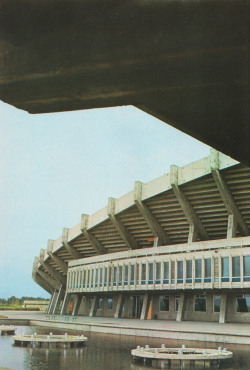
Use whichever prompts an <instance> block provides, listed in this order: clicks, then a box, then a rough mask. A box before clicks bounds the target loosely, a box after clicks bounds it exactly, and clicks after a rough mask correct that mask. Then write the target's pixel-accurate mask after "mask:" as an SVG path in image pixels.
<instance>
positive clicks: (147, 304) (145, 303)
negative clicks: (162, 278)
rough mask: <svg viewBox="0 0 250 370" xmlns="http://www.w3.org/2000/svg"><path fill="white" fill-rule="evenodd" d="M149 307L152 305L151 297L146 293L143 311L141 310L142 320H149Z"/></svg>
mask: <svg viewBox="0 0 250 370" xmlns="http://www.w3.org/2000/svg"><path fill="white" fill-rule="evenodd" d="M149 305H150V297H149V294H148V293H145V294H144V297H143V304H142V310H141V317H140V319H141V320H147V315H148V309H149Z"/></svg>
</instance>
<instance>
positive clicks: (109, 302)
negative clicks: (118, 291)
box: [108, 297, 113, 310]
mask: <svg viewBox="0 0 250 370" xmlns="http://www.w3.org/2000/svg"><path fill="white" fill-rule="evenodd" d="M112 308H113V298H112V297H109V298H108V310H112Z"/></svg>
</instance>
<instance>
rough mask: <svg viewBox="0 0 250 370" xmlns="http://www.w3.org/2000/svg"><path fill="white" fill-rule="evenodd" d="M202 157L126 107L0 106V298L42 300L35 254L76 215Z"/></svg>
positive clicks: (194, 146)
mask: <svg viewBox="0 0 250 370" xmlns="http://www.w3.org/2000/svg"><path fill="white" fill-rule="evenodd" d="M208 154H209V147H208V146H206V145H204V144H202V143H201V142H199V141H198V140H195V139H193V138H191V137H190V136H188V135H186V134H184V133H182V132H180V131H178V130H176V129H174V128H173V127H171V126H169V125H167V124H166V123H165V122H162V121H160V120H158V119H156V118H154V117H152V116H150V115H148V114H146V113H144V112H143V111H141V110H139V109H137V108H135V107H132V106H127V107H125V106H124V107H115V108H105V109H92V110H81V111H73V112H63V113H50V114H37V115H31V114H29V113H27V112H24V111H22V110H19V109H16V108H14V107H12V106H10V105H8V104H4V103H2V102H0V174H1V181H0V235H1V239H0V298H8V297H11V296H13V295H14V296H16V297H22V296H33V297H42V298H48V297H49V295H48V293H47V292H46V291H44V290H43V289H42V288H41V287H40V286H39V285H37V284H36V283H35V282H34V281H33V280H32V277H31V275H32V267H33V262H34V258H35V256H39V254H40V249H41V248H45V249H46V248H47V242H48V239H57V238H58V237H60V236H61V234H62V229H63V228H64V227H67V228H71V227H73V226H75V225H76V224H78V223H79V222H80V220H81V214H82V213H87V214H92V213H94V212H96V211H98V210H99V209H101V208H103V207H105V206H106V205H107V202H108V198H109V197H113V198H119V197H121V196H123V195H124V194H126V193H128V192H129V191H131V190H132V189H133V188H134V182H135V181H141V182H148V181H151V180H153V179H154V178H157V177H159V176H162V175H163V174H165V173H168V172H169V171H170V165H172V164H175V165H178V166H181V167H182V166H184V165H186V164H189V163H192V162H194V161H196V160H198V159H200V158H203V157H206V156H207V155H208Z"/></svg>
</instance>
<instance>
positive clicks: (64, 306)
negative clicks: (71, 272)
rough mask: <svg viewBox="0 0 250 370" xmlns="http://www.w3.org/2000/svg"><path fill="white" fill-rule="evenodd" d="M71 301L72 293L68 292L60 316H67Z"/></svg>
mask: <svg viewBox="0 0 250 370" xmlns="http://www.w3.org/2000/svg"><path fill="white" fill-rule="evenodd" d="M69 299H70V293H67V292H66V293H65V296H64V299H63V304H62V308H61V312H60V315H65V314H66V311H67V306H68V303H69Z"/></svg>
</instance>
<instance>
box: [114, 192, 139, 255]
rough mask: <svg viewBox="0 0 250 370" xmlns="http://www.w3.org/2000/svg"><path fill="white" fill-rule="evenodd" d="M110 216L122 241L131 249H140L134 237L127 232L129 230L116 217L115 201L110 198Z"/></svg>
mask: <svg viewBox="0 0 250 370" xmlns="http://www.w3.org/2000/svg"><path fill="white" fill-rule="evenodd" d="M107 212H108V216H109V219H110V221H111V222H112V224H113V225H114V227H115V228H116V230H117V231H118V234H119V235H120V237H121V238H122V240H123V241H124V242H125V244H126V245H127V247H128V248H129V249H139V248H140V245H139V244H138V243H137V241H136V239H135V238H134V237H133V235H132V234H131V233H130V232H129V231H128V230H127V228H126V227H125V226H124V225H123V224H122V222H121V221H120V220H119V218H118V217H117V216H116V215H115V199H114V198H109V199H108V209H107Z"/></svg>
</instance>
